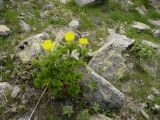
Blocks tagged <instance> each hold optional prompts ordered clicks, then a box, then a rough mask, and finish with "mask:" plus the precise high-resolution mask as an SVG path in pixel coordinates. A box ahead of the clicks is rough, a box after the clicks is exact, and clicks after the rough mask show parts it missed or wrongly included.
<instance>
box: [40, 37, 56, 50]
mask: <svg viewBox="0 0 160 120" xmlns="http://www.w3.org/2000/svg"><path fill="white" fill-rule="evenodd" d="M55 46H56V44H55V43H54V42H52V41H51V40H45V41H44V42H43V43H42V48H43V49H44V50H46V51H51V50H53V48H54V47H55Z"/></svg>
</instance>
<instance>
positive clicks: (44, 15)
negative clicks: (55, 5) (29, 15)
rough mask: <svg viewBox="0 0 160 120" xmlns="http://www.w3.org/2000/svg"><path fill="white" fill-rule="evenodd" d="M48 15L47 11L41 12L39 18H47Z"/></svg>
mask: <svg viewBox="0 0 160 120" xmlns="http://www.w3.org/2000/svg"><path fill="white" fill-rule="evenodd" d="M48 13H49V11H48V10H46V11H42V12H40V17H41V18H42V19H44V18H46V17H48Z"/></svg>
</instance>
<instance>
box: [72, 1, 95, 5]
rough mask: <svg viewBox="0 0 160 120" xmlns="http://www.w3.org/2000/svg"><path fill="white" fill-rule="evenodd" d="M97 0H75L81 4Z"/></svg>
mask: <svg viewBox="0 0 160 120" xmlns="http://www.w3.org/2000/svg"><path fill="white" fill-rule="evenodd" d="M94 1H96V0H75V2H76V3H77V5H79V6H81V7H82V6H85V5H87V4H90V3H93V2H94Z"/></svg>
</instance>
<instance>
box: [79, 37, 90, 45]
mask: <svg viewBox="0 0 160 120" xmlns="http://www.w3.org/2000/svg"><path fill="white" fill-rule="evenodd" d="M79 43H80V44H81V45H88V44H89V42H88V39H87V38H80V39H79Z"/></svg>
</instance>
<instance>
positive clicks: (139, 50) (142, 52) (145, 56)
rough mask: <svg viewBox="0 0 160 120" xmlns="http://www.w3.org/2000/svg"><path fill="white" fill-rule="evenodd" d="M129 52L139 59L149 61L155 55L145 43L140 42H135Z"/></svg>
mask: <svg viewBox="0 0 160 120" xmlns="http://www.w3.org/2000/svg"><path fill="white" fill-rule="evenodd" d="M129 53H131V54H132V55H134V56H135V57H136V58H138V59H139V60H147V61H151V60H153V59H154V57H155V51H154V50H153V49H152V48H150V47H148V46H147V45H143V44H141V43H140V42H135V44H134V46H133V47H132V48H131V50H130V51H129Z"/></svg>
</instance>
